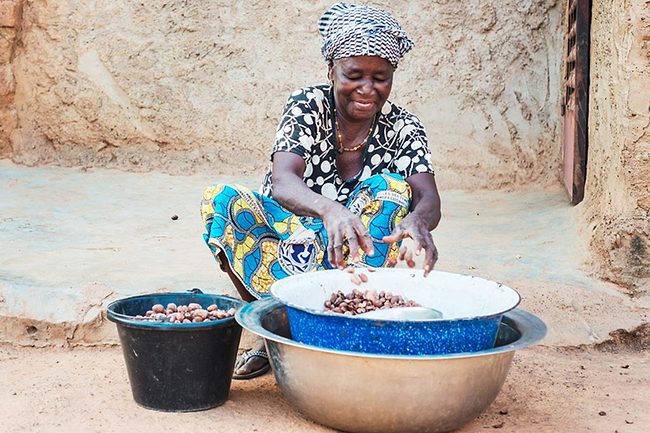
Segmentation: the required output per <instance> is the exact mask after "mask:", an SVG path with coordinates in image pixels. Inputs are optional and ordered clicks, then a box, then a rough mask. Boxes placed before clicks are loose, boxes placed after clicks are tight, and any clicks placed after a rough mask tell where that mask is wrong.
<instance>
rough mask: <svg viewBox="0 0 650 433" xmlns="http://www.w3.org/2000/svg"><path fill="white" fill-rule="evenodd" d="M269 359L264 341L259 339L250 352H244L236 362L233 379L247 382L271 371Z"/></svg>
mask: <svg viewBox="0 0 650 433" xmlns="http://www.w3.org/2000/svg"><path fill="white" fill-rule="evenodd" d="M270 368H271V365H270V364H269V357H268V355H267V354H266V348H265V347H264V340H263V339H261V338H260V339H258V340H257V341H256V342H255V345H254V346H253V348H252V349H251V350H249V351H248V352H244V353H243V354H242V355H241V356H239V357H238V358H237V362H235V373H234V374H233V375H232V378H233V379H237V380H246V379H252V378H254V377H258V376H261V375H263V374H264V373H266V372H267V371H269V369H270Z"/></svg>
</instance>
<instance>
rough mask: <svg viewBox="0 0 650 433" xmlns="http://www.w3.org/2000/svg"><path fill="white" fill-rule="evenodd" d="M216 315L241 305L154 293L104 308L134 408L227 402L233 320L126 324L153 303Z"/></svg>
mask: <svg viewBox="0 0 650 433" xmlns="http://www.w3.org/2000/svg"><path fill="white" fill-rule="evenodd" d="M172 302H173V303H175V304H177V305H187V304H189V303H191V302H195V303H197V304H200V305H201V306H202V307H203V308H207V307H208V306H209V305H210V304H217V306H218V307H219V308H220V309H222V310H228V309H229V308H235V309H239V308H240V307H241V306H243V305H244V302H243V301H241V300H239V299H234V298H229V297H227V296H219V295H209V294H194V293H159V294H151V295H143V296H133V297H130V298H125V299H120V300H118V301H115V302H112V303H111V304H109V305H108V308H107V314H108V318H109V320H111V321H113V322H115V323H116V324H117V332H118V334H119V336H120V342H121V343H122V350H123V352H124V359H125V361H126V370H127V372H128V374H129V381H130V382H131V391H132V392H133V399H134V400H135V402H136V403H138V404H139V405H141V406H144V407H146V408H149V409H155V410H160V411H166V412H191V411H197V410H204V409H210V408H212V407H215V406H219V405H221V404H223V403H224V402H225V401H226V400H227V399H228V393H229V392H230V382H231V380H232V373H233V370H234V368H235V358H236V357H237V348H238V346H239V339H240V337H241V327H240V326H239V324H238V323H237V322H236V321H235V318H234V317H229V318H226V319H222V320H216V321H211V322H201V323H185V324H175V323H159V322H147V321H141V320H135V319H132V317H134V316H136V315H138V314H140V315H144V313H145V312H146V311H147V310H150V309H151V307H152V306H153V305H155V304H162V305H167V304H169V303H172Z"/></svg>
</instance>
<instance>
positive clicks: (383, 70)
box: [329, 56, 395, 121]
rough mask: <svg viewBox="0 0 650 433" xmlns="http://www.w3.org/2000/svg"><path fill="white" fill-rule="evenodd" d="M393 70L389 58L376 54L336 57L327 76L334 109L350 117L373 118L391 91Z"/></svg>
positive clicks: (347, 118) (347, 117)
mask: <svg viewBox="0 0 650 433" xmlns="http://www.w3.org/2000/svg"><path fill="white" fill-rule="evenodd" d="M394 71H395V68H393V65H391V64H390V62H388V60H386V59H384V58H382V57H377V56H355V57H346V58H343V59H338V60H335V61H334V64H333V65H332V66H331V67H330V70H329V77H330V80H332V82H333V83H334V98H335V100H336V109H337V111H338V112H339V113H340V114H341V115H342V116H343V117H344V118H345V119H346V120H349V121H365V120H368V119H372V118H373V117H374V116H375V114H377V113H378V112H379V111H380V110H381V107H383V105H384V103H385V102H386V100H387V99H388V95H390V90H391V88H392V86H393V72H394Z"/></svg>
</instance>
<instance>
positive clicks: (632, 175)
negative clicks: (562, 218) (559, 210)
mask: <svg viewBox="0 0 650 433" xmlns="http://www.w3.org/2000/svg"><path fill="white" fill-rule="evenodd" d="M591 35H592V37H591V86H590V100H589V104H590V106H589V150H588V161H587V182H586V185H585V200H584V203H583V205H582V207H583V214H584V215H585V217H586V219H587V221H588V223H589V227H588V236H589V237H590V239H591V249H592V253H593V256H594V260H595V264H596V265H597V269H598V272H599V273H600V274H601V275H602V276H603V277H605V278H607V279H610V280H612V281H614V282H616V283H619V284H622V285H624V286H626V287H628V289H629V290H630V292H631V294H638V292H640V291H647V290H648V289H650V6H649V5H648V2H624V1H617V0H600V1H594V2H593V11H592V27H591Z"/></svg>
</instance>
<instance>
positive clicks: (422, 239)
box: [382, 213, 438, 277]
mask: <svg viewBox="0 0 650 433" xmlns="http://www.w3.org/2000/svg"><path fill="white" fill-rule="evenodd" d="M429 224H430V223H429V221H427V220H426V219H425V218H423V217H421V216H419V215H417V214H416V213H410V214H408V215H407V216H406V217H404V219H403V220H402V221H401V222H400V223H399V224H397V225H396V226H395V229H394V230H393V232H392V233H391V234H390V235H388V236H384V238H383V239H382V240H383V242H386V243H391V244H392V243H395V242H398V241H400V240H402V239H404V238H411V239H413V241H414V243H415V255H420V252H421V251H422V250H424V276H425V277H426V276H427V275H429V272H431V271H432V270H433V267H434V266H435V264H436V262H437V261H438V249H437V248H436V245H435V244H434V243H433V237H432V236H431V232H430V231H429ZM413 252H414V251H413V249H412V248H409V247H407V246H406V245H403V246H402V248H401V249H400V252H399V260H406V265H407V266H408V267H409V268H412V267H415V261H414V260H413Z"/></svg>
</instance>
